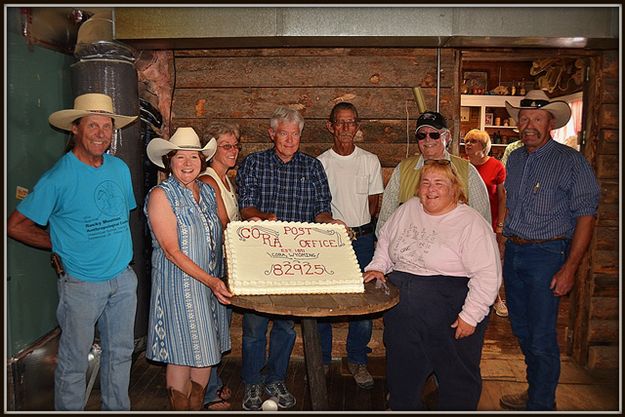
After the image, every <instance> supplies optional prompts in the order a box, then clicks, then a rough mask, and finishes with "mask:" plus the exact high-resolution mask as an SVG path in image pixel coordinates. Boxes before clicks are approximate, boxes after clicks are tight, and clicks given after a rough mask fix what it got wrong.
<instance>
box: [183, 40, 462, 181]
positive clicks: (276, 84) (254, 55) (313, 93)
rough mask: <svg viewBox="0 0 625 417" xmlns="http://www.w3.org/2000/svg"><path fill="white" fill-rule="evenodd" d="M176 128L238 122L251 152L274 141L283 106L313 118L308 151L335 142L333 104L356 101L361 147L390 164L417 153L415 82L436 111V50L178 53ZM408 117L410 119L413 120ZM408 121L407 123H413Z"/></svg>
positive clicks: (447, 70) (445, 101)
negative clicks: (330, 125)
mask: <svg viewBox="0 0 625 417" xmlns="http://www.w3.org/2000/svg"><path fill="white" fill-rule="evenodd" d="M174 63H175V65H174V66H175V80H176V81H175V91H174V99H173V105H172V122H171V124H172V127H173V128H176V127H179V126H192V127H194V128H197V129H198V132H201V131H203V129H204V128H205V127H206V126H207V124H208V123H209V122H210V121H212V120H221V121H228V122H235V123H238V124H239V125H240V127H241V135H242V138H241V141H242V143H243V150H242V152H241V155H240V159H242V158H243V157H245V156H246V155H247V154H249V153H251V152H255V151H259V150H263V149H267V148H268V147H270V146H271V142H270V140H269V136H268V133H267V128H268V127H269V118H270V117H271V114H272V113H273V111H274V110H275V108H276V107H277V106H280V105H283V106H288V107H291V108H294V109H297V110H299V111H300V112H301V114H302V115H303V116H304V118H305V120H306V124H305V126H304V131H303V133H302V144H301V150H302V151H303V152H305V153H308V154H310V155H313V156H317V155H319V154H320V153H321V152H323V151H324V150H326V149H328V148H329V147H330V146H331V145H332V136H331V135H330V133H329V132H328V131H327V130H326V128H325V121H326V120H327V118H328V115H329V113H330V110H331V109H332V107H333V106H334V104H336V103H337V102H339V101H350V102H352V103H353V104H354V105H355V106H356V108H357V109H358V112H359V116H360V118H361V120H362V123H361V129H360V132H359V133H358V135H357V139H356V140H357V145H358V146H360V147H362V148H364V149H366V150H368V151H370V152H373V153H375V154H376V155H378V157H379V158H380V162H381V163H382V166H383V168H384V169H385V174H386V175H385V179H386V178H387V177H388V176H390V170H392V168H394V167H395V165H397V163H399V161H400V160H401V159H402V158H405V157H406V133H407V132H406V131H407V129H408V136H409V137H410V142H411V146H410V147H409V152H410V153H414V152H416V151H417V147H416V144H415V143H414V139H413V137H412V136H413V135H412V132H414V128H415V120H416V117H417V115H418V113H417V107H416V103H415V100H414V97H413V93H412V87H421V88H422V91H423V93H424V95H425V101H426V105H427V107H428V108H429V109H432V110H435V109H436V82H437V79H436V68H437V55H436V49H434V48H430V49H428V48H423V49H414V48H387V49H384V48H323V49H321V48H320V49H316V48H294V49H292V48H271V49H214V50H188V51H176V52H175V54H174ZM454 65H455V64H454V55H453V52H452V50H450V49H446V50H442V53H441V70H442V72H441V88H440V93H441V98H440V111H441V112H442V113H443V114H446V115H453V114H454V113H455V112H457V110H456V109H455V106H456V105H455V101H454V100H455V96H454V94H456V91H455V89H452V87H453V86H454V85H455V83H456V81H455V79H456V76H457V75H456V74H457V72H456V70H455V67H454ZM407 116H409V121H408V122H407V121H406V118H407ZM407 123H408V128H407Z"/></svg>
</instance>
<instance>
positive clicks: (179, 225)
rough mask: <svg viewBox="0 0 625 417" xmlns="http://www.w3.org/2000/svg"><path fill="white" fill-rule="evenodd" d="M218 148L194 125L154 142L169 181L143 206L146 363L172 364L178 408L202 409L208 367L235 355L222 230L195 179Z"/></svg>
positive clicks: (152, 153)
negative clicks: (148, 285) (148, 239)
mask: <svg viewBox="0 0 625 417" xmlns="http://www.w3.org/2000/svg"><path fill="white" fill-rule="evenodd" d="M216 149H217V142H216V141H215V140H214V139H213V140H211V141H210V142H209V143H207V144H206V146H204V147H202V146H201V145H200V139H199V137H198V135H197V134H196V133H195V131H194V130H193V129H192V128H190V127H181V128H179V129H178V130H177V131H176V132H175V133H174V135H173V136H172V137H171V139H170V140H168V141H167V140H164V139H161V138H155V139H152V141H150V143H149V144H148V147H147V154H148V157H149V159H150V161H152V162H153V163H154V164H155V165H157V166H159V167H161V168H164V169H165V171H166V172H168V173H169V177H168V178H167V179H166V180H165V181H163V182H162V183H160V184H159V185H157V186H155V187H153V188H152V189H151V190H150V192H149V194H148V196H147V198H146V202H145V205H144V212H145V215H146V216H147V218H148V224H149V226H150V230H151V232H152V245H153V248H154V251H153V253H152V294H151V300H150V323H149V327H148V329H149V330H148V348H147V353H146V355H147V357H148V358H149V359H151V360H154V361H158V362H164V363H167V372H166V380H167V391H168V394H169V399H170V404H171V408H172V409H173V410H200V408H201V407H202V402H203V399H204V392H205V390H206V385H207V383H208V380H209V378H210V373H211V366H213V365H216V364H218V363H219V362H220V361H221V354H222V353H223V352H225V351H227V350H229V349H230V330H229V326H228V321H227V316H226V307H225V305H224V304H230V302H229V301H228V298H229V297H231V294H230V292H228V289H227V288H226V285H225V284H224V282H223V281H222V280H221V279H220V278H219V277H220V276H222V268H223V255H222V226H221V222H220V220H219V217H218V215H217V210H218V208H217V207H218V202H217V200H216V197H215V193H214V191H213V189H212V188H211V187H210V186H209V185H207V184H204V183H203V182H201V181H199V180H198V179H197V178H198V176H199V175H200V173H201V172H203V171H204V170H205V168H206V160H207V159H209V158H211V157H212V156H213V155H214V153H215V150H216Z"/></svg>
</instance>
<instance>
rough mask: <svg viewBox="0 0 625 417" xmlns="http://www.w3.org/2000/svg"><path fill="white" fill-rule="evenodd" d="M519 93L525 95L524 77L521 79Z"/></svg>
mask: <svg viewBox="0 0 625 417" xmlns="http://www.w3.org/2000/svg"><path fill="white" fill-rule="evenodd" d="M519 95H520V96H525V78H523V79H522V80H521V87H520V88H519Z"/></svg>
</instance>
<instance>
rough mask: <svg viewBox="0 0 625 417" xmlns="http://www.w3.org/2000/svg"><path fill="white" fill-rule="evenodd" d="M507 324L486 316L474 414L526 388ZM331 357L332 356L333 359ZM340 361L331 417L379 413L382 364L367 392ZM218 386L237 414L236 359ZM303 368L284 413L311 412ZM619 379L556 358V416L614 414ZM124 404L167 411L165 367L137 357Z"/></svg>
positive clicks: (299, 363)
mask: <svg viewBox="0 0 625 417" xmlns="http://www.w3.org/2000/svg"><path fill="white" fill-rule="evenodd" d="M510 334H511V333H510V328H509V322H508V320H507V319H504V318H501V317H497V316H495V315H494V314H493V315H491V321H490V323H489V326H488V331H487V333H486V337H485V343H484V350H483V357H482V379H483V381H484V383H483V390H482V396H481V399H480V403H479V406H478V410H480V411H498V410H501V407H500V405H499V397H500V396H501V395H502V394H504V393H510V392H517V391H518V392H520V391H522V390H524V389H526V388H527V383H526V381H525V365H524V362H523V356H522V355H521V354H520V352H519V349H518V346H517V345H516V343H515V341H514V338H513V337H510ZM335 354H336V353H335ZM344 361H345V359H344V358H343V359H340V358H339V359H335V360H334V361H333V363H332V366H331V368H330V374H329V376H328V380H327V383H328V393H329V398H328V403H329V406H330V409H331V410H337V411H384V410H386V408H387V404H386V400H385V397H386V381H385V364H384V358H383V357H380V356H377V357H372V358H370V362H369V371H370V372H371V374H372V375H373V376H374V379H375V385H374V387H373V389H371V390H363V389H360V388H358V387H357V386H356V384H355V383H354V381H353V379H352V377H351V375H350V374H349V372H348V371H347V367H346V364H345V363H344ZM220 372H221V377H222V380H223V381H224V383H225V384H226V385H228V386H229V387H230V388H231V389H232V391H233V398H232V399H231V402H232V408H231V411H241V410H242V408H241V401H242V399H243V390H244V386H243V384H242V383H241V379H240V373H241V358H240V356H238V355H226V356H224V359H223V362H222V366H221V367H220ZM305 373H306V368H305V364H304V360H303V358H301V357H296V356H292V357H291V363H290V366H289V370H288V376H287V381H286V384H287V386H288V388H289V389H290V390H291V392H292V393H293V394H294V395H295V397H296V399H297V404H296V406H295V407H294V408H293V409H292V410H290V411H309V410H311V405H310V398H309V396H308V392H307V390H308V386H307V384H306V380H305ZM620 392H621V389H620V386H619V375H618V374H617V373H616V372H611V373H610V374H606V373H602V374H598V373H594V374H592V375H591V374H590V373H589V372H587V371H585V370H584V369H582V368H581V367H579V366H578V365H576V364H575V363H574V362H573V361H572V360H571V359H570V358H569V357H567V356H563V357H562V372H561V377H560V385H559V386H558V391H557V404H558V411H619V410H620V407H621V403H620ZM130 398H131V403H132V410H133V411H167V410H169V405H168V401H167V394H166V389H165V367H164V366H162V365H160V364H156V363H153V362H149V361H147V360H146V359H145V357H144V355H143V354H140V355H139V356H138V357H137V359H136V360H135V363H134V365H133V368H132V373H131V387H130ZM99 404H100V394H99V390H98V387H97V386H96V387H95V388H94V390H93V392H92V394H91V397H90V399H89V402H88V404H87V410H90V411H97V410H99Z"/></svg>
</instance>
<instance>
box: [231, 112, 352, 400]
mask: <svg viewBox="0 0 625 417" xmlns="http://www.w3.org/2000/svg"><path fill="white" fill-rule="evenodd" d="M303 128H304V119H303V118H302V116H301V115H300V113H299V112H297V111H295V110H291V109H288V108H284V107H278V108H277V109H276V110H275V111H274V113H273V115H272V117H271V127H270V128H269V136H270V138H271V140H272V142H273V143H274V147H273V148H271V149H268V150H266V151H261V152H256V153H253V154H250V155H248V156H247V157H246V158H245V159H244V160H243V162H242V163H241V167H240V168H239V170H238V172H237V184H238V186H239V188H238V195H239V207H240V210H241V217H242V218H243V219H244V220H282V221H299V222H317V223H337V224H344V223H343V222H342V221H340V220H335V219H333V218H332V214H331V213H332V208H331V206H330V202H331V198H332V197H331V194H330V188H329V186H328V179H327V177H326V174H325V171H324V169H323V166H322V165H321V162H319V160H317V159H316V158H313V157H311V156H309V155H306V154H304V153H302V152H300V151H299V145H300V138H301V134H302V129H303ZM268 324H269V318H268V317H267V316H260V315H257V314H254V313H245V314H244V315H243V349H242V361H243V367H242V370H241V377H242V379H243V382H244V383H245V395H244V397H243V409H244V410H259V409H260V407H261V405H262V395H263V391H266V392H267V394H269V395H270V396H273V397H276V398H277V399H278V406H279V407H280V408H291V407H293V406H294V405H295V397H294V396H293V395H292V394H291V393H290V392H289V391H288V390H287V388H286V386H285V385H284V379H285V377H286V372H287V367H288V365H289V359H290V356H291V351H292V350H293V345H294V343H295V330H294V329H293V325H294V323H293V321H292V320H282V319H279V318H274V319H273V328H272V330H271V336H270V342H269V343H270V348H269V350H270V351H269V358H268V360H267V361H265V357H266V355H265V346H266V344H267V337H266V333H267V326H268ZM263 368H264V375H262V374H261V370H262V369H263Z"/></svg>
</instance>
